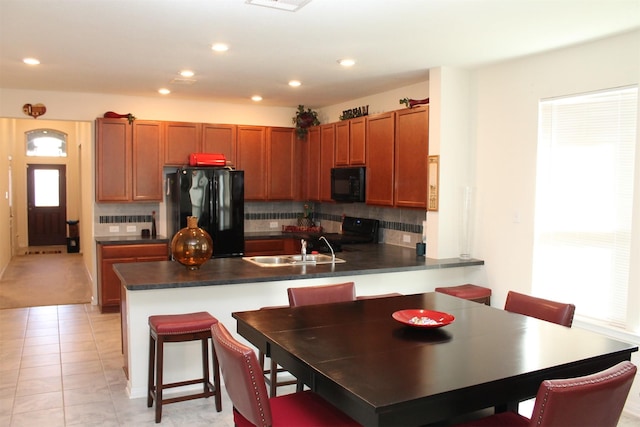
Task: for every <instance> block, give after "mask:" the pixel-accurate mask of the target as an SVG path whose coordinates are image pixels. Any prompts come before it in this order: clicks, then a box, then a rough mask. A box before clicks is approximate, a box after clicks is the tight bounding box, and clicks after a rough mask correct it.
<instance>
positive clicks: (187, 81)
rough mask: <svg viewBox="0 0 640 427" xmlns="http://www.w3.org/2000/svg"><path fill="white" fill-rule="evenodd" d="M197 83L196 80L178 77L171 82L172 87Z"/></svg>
mask: <svg viewBox="0 0 640 427" xmlns="http://www.w3.org/2000/svg"><path fill="white" fill-rule="evenodd" d="M195 82H196V79H189V78H185V77H176V78H174V79H173V80H171V81H170V82H169V84H172V85H192V84H194V83H195Z"/></svg>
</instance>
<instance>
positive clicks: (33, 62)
mask: <svg viewBox="0 0 640 427" xmlns="http://www.w3.org/2000/svg"><path fill="white" fill-rule="evenodd" d="M22 62H24V63H25V64H27V65H40V61H38V60H37V59H36V58H24V59H23V60H22Z"/></svg>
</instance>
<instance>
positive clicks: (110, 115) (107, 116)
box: [103, 111, 136, 124]
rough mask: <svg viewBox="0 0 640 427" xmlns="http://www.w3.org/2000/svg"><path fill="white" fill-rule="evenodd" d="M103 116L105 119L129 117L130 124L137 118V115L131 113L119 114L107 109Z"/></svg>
mask: <svg viewBox="0 0 640 427" xmlns="http://www.w3.org/2000/svg"><path fill="white" fill-rule="evenodd" d="M103 117H104V118H105V119H127V120H129V124H131V123H133V121H134V120H135V119H136V117H135V116H134V115H133V114H131V113H127V114H118V113H114V112H113V111H107V112H106V113H104V116H103Z"/></svg>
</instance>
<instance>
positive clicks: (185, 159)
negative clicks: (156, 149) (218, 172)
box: [163, 122, 202, 166]
mask: <svg viewBox="0 0 640 427" xmlns="http://www.w3.org/2000/svg"><path fill="white" fill-rule="evenodd" d="M163 125H164V131H165V150H164V164H165V165H168V166H183V165H188V164H189V155H190V154H191V153H199V152H201V151H202V150H201V139H202V136H201V134H202V125H201V124H200V123H188V122H164V123H163Z"/></svg>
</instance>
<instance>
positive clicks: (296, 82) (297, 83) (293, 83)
mask: <svg viewBox="0 0 640 427" xmlns="http://www.w3.org/2000/svg"><path fill="white" fill-rule="evenodd" d="M301 84H302V83H300V81H299V80H291V81H290V82H289V86H291V87H298V86H300V85H301Z"/></svg>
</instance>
